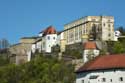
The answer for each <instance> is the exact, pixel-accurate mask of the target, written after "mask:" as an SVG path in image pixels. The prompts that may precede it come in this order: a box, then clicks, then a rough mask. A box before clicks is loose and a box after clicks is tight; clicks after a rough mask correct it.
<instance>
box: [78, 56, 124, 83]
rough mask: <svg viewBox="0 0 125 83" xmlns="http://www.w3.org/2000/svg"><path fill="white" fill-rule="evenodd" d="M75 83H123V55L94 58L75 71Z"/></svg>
mask: <svg viewBox="0 0 125 83" xmlns="http://www.w3.org/2000/svg"><path fill="white" fill-rule="evenodd" d="M76 83H125V54H121V55H106V56H99V57H96V58H95V60H92V61H89V62H87V63H85V64H84V65H83V66H82V67H81V68H79V69H78V70H77V71H76Z"/></svg>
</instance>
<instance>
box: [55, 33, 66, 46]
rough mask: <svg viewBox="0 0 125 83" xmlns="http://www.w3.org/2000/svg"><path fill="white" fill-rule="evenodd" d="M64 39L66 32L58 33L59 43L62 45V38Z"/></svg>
mask: <svg viewBox="0 0 125 83" xmlns="http://www.w3.org/2000/svg"><path fill="white" fill-rule="evenodd" d="M63 39H64V32H61V33H60V34H59V35H57V44H58V45H61V42H60V41H61V40H63Z"/></svg>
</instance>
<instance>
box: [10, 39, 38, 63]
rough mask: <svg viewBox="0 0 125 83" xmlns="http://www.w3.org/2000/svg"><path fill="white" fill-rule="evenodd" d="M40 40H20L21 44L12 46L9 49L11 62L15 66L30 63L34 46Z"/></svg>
mask: <svg viewBox="0 0 125 83" xmlns="http://www.w3.org/2000/svg"><path fill="white" fill-rule="evenodd" d="M38 39H39V37H24V38H21V39H20V43H18V44H14V45H12V46H11V47H10V48H9V51H10V61H11V62H12V63H15V64H21V63H25V62H27V61H30V59H31V51H32V46H33V44H34V43H35V42H36V41H37V40H38Z"/></svg>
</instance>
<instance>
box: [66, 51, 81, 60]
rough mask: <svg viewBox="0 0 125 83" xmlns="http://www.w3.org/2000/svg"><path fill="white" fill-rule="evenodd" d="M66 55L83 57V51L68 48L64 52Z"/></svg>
mask: <svg viewBox="0 0 125 83" xmlns="http://www.w3.org/2000/svg"><path fill="white" fill-rule="evenodd" d="M64 55H65V56H72V57H73V58H76V59H80V58H82V52H80V51H79V50H76V49H72V50H69V49H68V50H66V52H65V53H64Z"/></svg>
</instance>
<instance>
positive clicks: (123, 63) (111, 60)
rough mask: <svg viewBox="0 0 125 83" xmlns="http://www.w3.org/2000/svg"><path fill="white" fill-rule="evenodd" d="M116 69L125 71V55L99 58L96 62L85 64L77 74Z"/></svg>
mask: <svg viewBox="0 0 125 83" xmlns="http://www.w3.org/2000/svg"><path fill="white" fill-rule="evenodd" d="M115 68H124V69H125V54H115V55H105V56H98V57H96V58H95V59H94V60H92V61H89V62H87V63H85V64H84V65H83V66H82V67H81V68H79V69H78V71H76V73H79V72H84V71H95V70H105V69H115Z"/></svg>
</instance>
